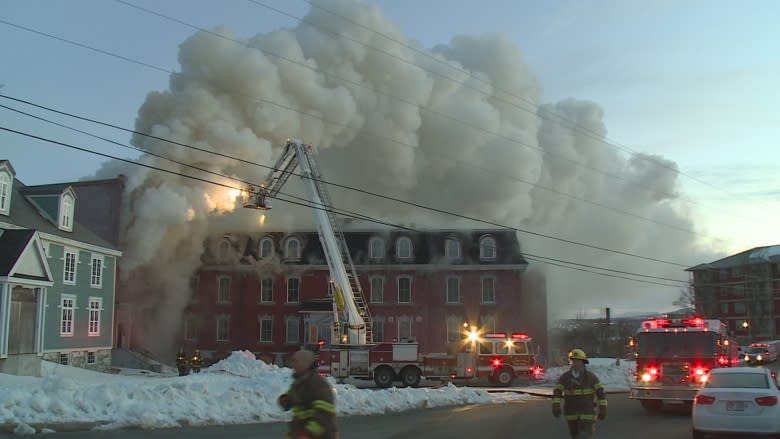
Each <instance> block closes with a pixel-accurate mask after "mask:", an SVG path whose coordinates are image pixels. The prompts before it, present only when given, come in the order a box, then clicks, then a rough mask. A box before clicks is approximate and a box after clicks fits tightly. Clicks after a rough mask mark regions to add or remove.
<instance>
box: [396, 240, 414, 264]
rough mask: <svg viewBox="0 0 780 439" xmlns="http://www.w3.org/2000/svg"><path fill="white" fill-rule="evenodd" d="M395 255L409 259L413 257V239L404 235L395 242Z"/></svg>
mask: <svg viewBox="0 0 780 439" xmlns="http://www.w3.org/2000/svg"><path fill="white" fill-rule="evenodd" d="M395 255H396V256H397V257H398V258H404V259H408V258H411V257H412V240H411V239H409V238H407V237H405V236H402V237H400V238H398V241H396V244H395Z"/></svg>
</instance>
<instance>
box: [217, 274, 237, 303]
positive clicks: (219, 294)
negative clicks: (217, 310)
mask: <svg viewBox="0 0 780 439" xmlns="http://www.w3.org/2000/svg"><path fill="white" fill-rule="evenodd" d="M223 281H227V287H226V291H222V282H223ZM232 283H233V282H231V279H230V276H218V277H217V303H230V302H231V301H230V299H231V297H230V296H231V294H230V289H231V286H232V285H231V284H232ZM225 295H226V297H223V296H225Z"/></svg>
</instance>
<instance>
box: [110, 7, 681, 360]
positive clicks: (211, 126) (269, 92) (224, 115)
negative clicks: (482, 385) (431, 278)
mask: <svg viewBox="0 0 780 439" xmlns="http://www.w3.org/2000/svg"><path fill="white" fill-rule="evenodd" d="M320 3H321V4H323V5H324V6H325V7H326V8H327V9H330V10H333V11H336V12H338V13H339V14H341V15H344V16H347V17H349V18H350V19H351V20H352V21H354V22H358V23H362V24H363V25H365V26H367V27H368V28H371V29H374V30H376V31H378V32H379V33H381V34H384V35H388V36H391V37H392V38H394V39H396V40H399V41H403V42H405V43H406V44H408V45H410V46H414V47H417V45H416V43H415V42H413V41H411V40H409V38H408V37H407V36H405V35H403V34H402V33H401V31H400V30H399V28H398V27H397V26H396V25H395V23H393V22H392V21H391V20H390V19H389V18H387V17H386V16H384V15H383V14H382V12H381V11H380V10H379V9H378V8H377V7H376V6H373V5H368V4H365V3H363V2H361V1H357V0H322V1H321V2H320ZM306 21H308V22H311V23H316V24H317V25H318V26H322V27H324V28H326V29H329V30H332V31H335V32H338V33H339V34H341V35H346V36H349V38H352V39H356V40H359V41H362V42H364V43H365V44H367V45H369V46H372V47H375V48H378V49H380V50H381V51H384V52H387V53H391V54H393V56H394V57H397V58H401V59H404V60H407V61H408V62H409V63H403V62H400V61H399V60H398V59H396V58H392V57H388V56H387V55H385V54H383V53H380V52H379V51H375V50H371V49H369V48H367V47H365V46H362V45H359V44H357V43H355V42H353V41H350V40H349V39H347V38H345V37H342V36H335V35H334V34H333V33H328V32H323V31H322V30H320V29H318V28H317V27H313V26H310V25H308V24H305V23H302V24H300V25H299V26H298V27H296V28H294V29H280V30H274V31H271V32H268V33H262V34H258V35H256V36H254V37H251V38H249V39H248V40H245V41H246V43H245V45H242V44H237V43H236V42H234V41H230V39H240V38H241V37H238V36H236V35H233V33H232V32H231V30H230V29H229V28H227V27H219V28H217V29H215V30H214V31H215V32H217V33H219V34H220V35H223V36H225V37H227V39H225V38H218V37H216V36H214V35H210V34H208V33H202V32H201V33H196V34H194V35H193V36H191V37H190V38H188V39H187V40H186V41H184V42H183V43H182V44H181V46H180V52H179V62H180V65H181V68H180V73H178V74H176V75H173V76H172V77H171V79H170V89H169V90H165V91H159V92H152V93H150V94H149V95H148V96H147V98H146V101H145V103H144V104H143V105H142V107H141V108H140V110H139V112H138V118H137V120H136V129H137V130H139V131H142V132H149V133H152V134H154V135H156V136H160V137H164V138H170V139H173V140H176V141H178V142H182V143H186V144H190V145H194V146H197V147H199V148H203V149H206V150H213V151H219V152H220V153H223V154H227V155H230V156H235V157H239V158H241V159H244V160H248V161H252V162H258V163H264V164H271V163H273V160H274V158H275V157H276V154H278V153H279V151H280V149H279V148H280V147H281V146H282V145H283V144H284V141H285V139H286V138H287V137H288V136H291V137H297V138H301V139H302V140H303V141H305V142H307V143H309V142H311V143H313V144H314V145H316V146H317V147H318V149H319V151H320V157H321V165H322V169H323V172H324V174H325V178H326V179H327V180H329V181H334V182H338V183H342V184H347V185H353V186H356V187H360V188H365V189H367V190H371V191H376V192H380V193H383V194H387V195H391V196H395V197H398V198H402V199H407V200H410V201H414V202H417V203H420V204H423V205H429V206H433V207H436V208H441V209H447V210H451V211H454V212H460V213H463V214H465V215H471V216H475V217H479V218H485V219H488V220H491V221H496V222H499V223H502V224H508V225H515V226H518V227H521V228H527V229H530V230H534V231H538V232H542V233H548V234H552V235H556V236H561V237H563V238H567V239H572V240H577V241H585V242H588V243H592V244H595V245H599V246H603V247H609V248H615V249H620V250H623V251H627V252H634V253H638V254H643V255H649V256H653V257H658V258H662V259H666V260H679V261H692V260H694V259H692V258H691V254H692V252H693V251H694V250H693V237H692V235H691V234H686V233H683V232H679V231H675V230H671V229H669V228H666V227H664V226H660V225H658V224H657V223H652V222H648V221H643V220H637V219H636V218H631V217H626V216H623V215H618V214H615V213H614V212H610V211H608V210H605V209H603V208H599V207H597V206H594V205H592V204H587V203H583V202H581V201H578V200H576V199H573V198H570V197H565V196H561V195H559V194H557V193H555V192H554V191H557V192H563V193H567V194H571V195H573V196H574V197H578V198H583V199H587V200H591V201H593V202H596V203H602V204H605V205H609V206H615V207H617V208H619V209H621V210H626V211H630V212H633V213H634V214H636V215H641V216H644V217H649V218H652V219H654V220H657V221H659V222H664V223H672V224H675V225H677V226H679V227H681V228H686V229H690V228H692V224H691V223H690V220H689V219H688V218H687V217H686V215H685V213H684V212H682V213H681V211H680V206H679V205H678V204H677V199H676V198H677V197H676V195H675V191H676V190H677V179H678V175H677V174H675V173H674V172H673V171H672V170H670V169H669V168H672V169H674V168H675V164H674V163H672V162H669V161H666V160H664V159H662V158H658V157H656V158H655V159H656V160H661V161H664V163H666V164H667V165H668V167H669V168H664V167H660V166H657V165H654V164H651V163H649V162H648V161H646V160H644V159H643V158H642V157H640V156H633V157H630V158H627V157H626V155H624V154H620V153H618V152H617V151H616V150H615V149H613V148H610V147H608V146H606V145H604V144H602V143H601V142H600V141H599V139H600V138H601V137H602V136H604V135H605V134H606V132H607V129H606V127H605V126H604V123H603V118H602V110H601V109H600V108H599V106H598V105H597V104H595V103H593V102H589V101H582V100H576V99H567V100H564V101H561V102H557V103H549V104H545V103H542V102H541V88H540V82H539V80H538V79H537V78H536V77H535V76H534V75H533V73H532V72H531V70H530V68H529V66H528V65H527V64H526V62H525V61H524V59H523V55H522V52H521V50H520V49H519V48H518V47H517V46H516V45H515V43H514V42H512V41H510V40H509V38H508V37H507V36H506V35H504V34H485V35H460V36H456V37H454V38H453V39H452V40H451V41H450V42H449V43H448V44H442V45H440V46H437V47H435V48H433V49H426V48H423V47H418V49H419V50H421V51H424V52H425V53H427V54H428V55H429V56H426V55H423V54H421V53H418V52H417V51H414V50H411V49H409V48H407V47H403V46H400V45H399V44H397V43H395V42H393V41H390V40H388V39H387V38H384V37H382V36H379V35H377V34H375V33H371V32H368V31H367V30H366V29H364V28H362V27H358V26H356V25H354V24H352V23H349V22H345V21H343V20H341V19H339V18H337V17H335V16H333V15H330V14H327V13H325V12H322V11H321V10H319V9H317V8H313V9H312V11H311V12H310V13H309V15H308V16H307V17H306ZM264 51H265V52H269V53H275V54H279V55H281V56H283V57H285V58H288V59H292V60H295V61H296V62H299V63H302V64H305V65H306V66H309V67H311V68H312V69H315V70H311V69H308V68H305V67H302V66H301V65H297V64H295V63H292V62H289V61H286V60H284V59H280V58H278V57H274V56H270V55H268V54H266V53H264ZM417 66H422V67H423V68H420V67H417ZM426 70H430V71H434V72H441V73H442V74H443V75H446V76H448V77H451V78H455V79H457V81H458V82H461V83H458V82H453V81H451V80H448V79H445V78H443V77H442V76H437V75H435V74H432V73H430V72H428V71H426ZM339 78H344V79H347V80H348V81H349V82H345V81H343V80H342V79H339ZM542 79H543V78H542ZM475 89H476V90H480V91H481V92H478V91H476V90H475ZM372 90H377V91H378V92H375V91H372ZM507 92H509V93H511V94H507ZM396 98H399V99H396ZM536 106H539V108H538V109H537V108H536ZM521 108H525V109H526V110H527V111H524V110H522V109H521ZM550 111H552V112H555V113H559V114H562V115H563V116H564V117H565V119H566V120H567V121H574V122H576V123H577V124H579V125H580V126H581V127H583V128H584V130H587V132H586V131H584V130H583V129H581V128H573V127H572V124H571V123H570V122H567V121H561V120H559V119H558V118H556V117H554V116H547V114H548V113H549V112H550ZM538 114H541V115H543V116H544V117H538ZM453 119H457V120H458V121H459V122H458V121H454V120H453ZM475 127H478V128H475ZM391 139H392V140H391ZM133 143H134V144H135V145H137V146H140V147H142V148H144V149H146V150H148V151H151V152H154V153H157V154H163V155H165V156H168V157H171V158H175V159H176V160H179V161H182V162H186V163H191V164H193V165H195V166H199V167H204V168H207V169H209V170H212V171H215V172H219V173H221V174H225V175H227V176H228V177H235V178H239V179H241V180H249V181H258V182H259V181H261V180H262V179H263V177H264V176H265V175H266V173H267V170H266V169H263V168H260V167H256V166H253V165H248V164H244V163H240V162H237V161H235V160H231V159H229V158H224V157H217V156H214V155H209V154H206V153H203V152H197V151H193V150H188V149H186V148H182V147H180V146H175V145H171V144H166V143H165V142H161V141H158V140H154V139H149V138H145V137H141V136H136V137H134V138H133ZM540 150H541V151H540ZM560 156H563V157H566V158H567V159H566V160H561V159H560V158H558V157H560ZM145 160H146V161H148V162H150V163H155V164H156V165H159V166H163V167H166V168H168V169H173V170H176V171H178V172H182V173H185V174H191V175H199V176H202V177H206V178H209V179H216V178H217V177H214V176H210V175H205V174H202V173H198V172H196V171H193V170H191V169H188V168H185V167H177V166H176V165H173V164H171V163H169V162H165V161H161V160H159V159H157V158H154V157H151V156H149V157H146V158H145ZM574 162H579V163H580V164H581V165H577V164H575V163H574ZM588 167H592V168H598V169H600V170H603V171H605V173H606V174H612V175H616V176H618V178H613V177H610V176H608V175H605V173H599V172H594V171H593V170H590V169H587V168H588ZM294 180H296V179H295V178H293V179H291V180H290V183H291V184H294ZM221 182H224V183H229V182H230V180H229V179H228V178H226V179H221ZM529 183H533V184H536V185H539V186H534V185H532V184H529ZM233 184H235V183H233ZM541 187H545V188H548V189H542V188H541ZM647 187H649V188H650V189H646V188H647ZM549 189H552V190H553V191H551V190H549ZM127 190H128V193H127V197H126V206H125V207H126V215H125V219H126V224H125V243H126V252H125V257H124V258H123V259H124V260H123V262H122V264H123V267H122V268H123V270H124V274H125V275H126V276H125V277H126V278H128V279H130V282H131V286H130V289H131V290H133V291H136V292H137V293H138V294H140V295H139V299H140V300H144V301H146V302H147V303H148V304H149V306H150V307H152V308H153V309H155V310H157V314H158V315H157V316H156V317H155V318H153V319H152V321H151V322H150V323H149V324H150V325H152V326H153V328H151V329H152V331H151V332H150V333H154V334H157V335H156V337H155V339H156V340H160V342H170V340H168V339H167V338H166V337H165V335H167V334H170V335H171V339H172V338H173V336H174V335H175V334H177V333H178V332H180V328H181V322H180V321H179V320H178V317H179V315H180V314H181V311H182V309H183V307H184V306H185V305H186V303H187V301H188V299H189V294H190V290H189V283H190V276H191V275H192V274H193V273H194V271H195V269H196V268H197V267H198V265H199V263H200V256H201V254H202V253H203V243H204V241H205V238H206V237H207V236H213V235H215V234H220V233H224V232H228V231H239V232H252V231H260V230H261V228H260V227H261V226H260V225H259V222H258V219H257V213H256V212H253V211H248V210H244V211H242V210H241V209H238V210H235V211H234V208H235V203H234V202H233V201H231V198H230V196H229V191H228V190H227V189H224V188H219V187H216V186H211V185H207V184H201V183H198V182H194V181H192V180H188V179H185V178H181V177H175V176H171V175H167V174H162V173H159V172H155V171H147V170H142V171H137V172H136V173H135V174H133V175H131V178H130V180H129V181H128V188H127ZM285 190H286V191H289V192H296V191H295V188H294V187H292V188H290V187H288V188H285ZM297 193H299V194H300V193H302V192H300V191H298V192H297ZM331 195H332V196H333V199H334V201H335V202H336V203H337V204H338V206H339V207H342V208H346V209H351V210H355V211H359V212H361V213H365V214H367V215H371V216H374V217H381V218H384V219H386V220H388V221H391V222H403V223H406V224H409V223H415V224H417V225H418V226H421V225H424V224H427V225H431V226H434V227H441V226H444V227H448V228H456V227H482V228H484V227H486V226H485V225H484V224H475V223H472V222H469V221H465V220H460V219H457V218H453V217H447V216H442V215H434V214H432V213H430V212H426V211H424V210H421V209H416V208H413V207H410V206H407V205H402V204H397V203H394V202H391V201H388V200H382V199H377V198H371V197H368V196H365V195H360V194H356V193H354V192H348V191H344V190H339V189H335V188H334V189H331ZM310 218H311V212H309V211H308V209H305V208H300V207H293V206H289V205H287V204H285V203H282V202H276V203H275V210H274V211H273V213H272V214H270V215H269V217H268V223H267V224H266V225H265V226H263V227H268V228H275V229H277V230H278V229H279V228H284V227H307V225H309V222H310ZM520 239H521V241H522V242H523V249H524V250H525V251H526V252H529V253H532V254H540V255H545V256H551V257H557V258H561V259H566V260H574V261H578V262H583V263H588V264H592V265H605V266H613V267H616V268H619V269H630V270H632V271H639V272H643V273H650V274H654V275H666V276H673V277H677V278H684V275H683V274H682V272H681V269H680V268H679V267H669V266H662V265H658V264H652V263H649V262H647V261H641V260H636V259H630V258H627V257H625V256H616V255H613V254H609V253H603V252H595V251H593V250H587V249H582V248H577V247H573V246H570V245H564V244H561V243H558V242H554V241H549V240H544V239H539V238H534V237H530V236H526V235H524V234H520ZM583 277H584V278H585V279H583ZM139 279H143V280H142V281H141V280H139ZM547 288H548V292H549V296H550V297H549V300H548V303H549V306H550V310H551V316H552V317H556V316H560V315H564V314H567V313H571V312H573V310H576V309H577V308H579V307H583V306H593V307H597V308H598V307H602V306H604V305H607V306H609V305H610V304H612V306H613V308H618V307H619V306H618V305H616V303H621V301H622V303H626V304H627V303H630V302H631V301H632V300H635V299H636V297H635V294H636V293H638V292H640V291H650V290H658V289H659V288H662V287H644V286H641V285H639V286H637V284H633V283H630V282H623V281H618V280H614V281H613V280H610V279H608V278H601V277H598V276H595V275H591V274H582V273H578V272H572V271H566V270H557V269H556V270H555V271H554V276H552V277H550V278H548V281H547ZM663 290H664V293H663V294H662V295H660V296H659V297H657V298H655V303H656V304H658V303H661V302H663V303H665V302H668V303H669V305H671V302H672V301H673V300H674V298H675V297H676V295H677V291H674V290H670V289H668V288H666V289H663ZM161 348H162V346H161Z"/></svg>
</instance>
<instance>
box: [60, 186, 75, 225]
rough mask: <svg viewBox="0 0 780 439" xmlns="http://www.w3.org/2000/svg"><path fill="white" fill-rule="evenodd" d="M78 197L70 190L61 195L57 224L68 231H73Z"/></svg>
mask: <svg viewBox="0 0 780 439" xmlns="http://www.w3.org/2000/svg"><path fill="white" fill-rule="evenodd" d="M75 206H76V197H74V196H73V194H71V193H70V192H65V193H64V194H62V195H61V196H60V212H59V213H60V214H59V219H58V222H57V224H59V228H60V229H62V230H65V231H67V232H72V231H73V212H74V211H75Z"/></svg>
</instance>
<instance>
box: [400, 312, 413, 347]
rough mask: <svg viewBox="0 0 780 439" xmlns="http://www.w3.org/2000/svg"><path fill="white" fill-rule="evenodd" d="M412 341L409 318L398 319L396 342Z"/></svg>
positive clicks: (410, 320)
mask: <svg viewBox="0 0 780 439" xmlns="http://www.w3.org/2000/svg"><path fill="white" fill-rule="evenodd" d="M411 339H412V319H411V318H409V317H399V318H398V341H401V340H411Z"/></svg>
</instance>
